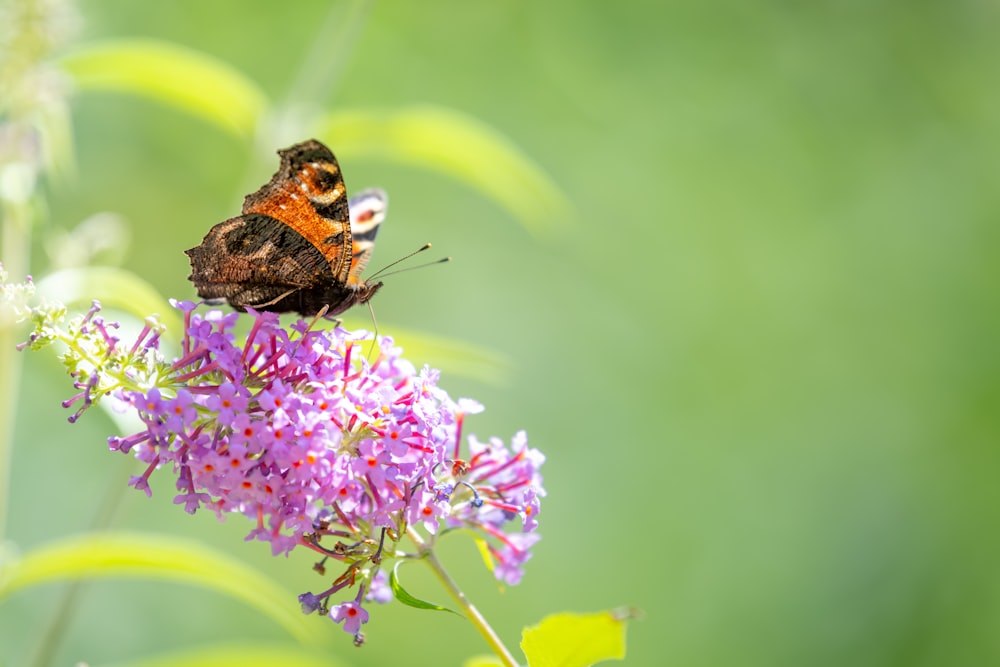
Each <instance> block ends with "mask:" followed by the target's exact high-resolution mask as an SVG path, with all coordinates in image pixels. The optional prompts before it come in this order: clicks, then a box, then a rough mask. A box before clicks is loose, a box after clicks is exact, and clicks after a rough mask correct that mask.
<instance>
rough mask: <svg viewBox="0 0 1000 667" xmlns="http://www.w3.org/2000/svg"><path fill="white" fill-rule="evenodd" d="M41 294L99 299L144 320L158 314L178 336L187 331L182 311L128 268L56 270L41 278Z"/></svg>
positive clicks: (86, 301) (68, 300) (65, 299)
mask: <svg viewBox="0 0 1000 667" xmlns="http://www.w3.org/2000/svg"><path fill="white" fill-rule="evenodd" d="M38 295H39V296H42V297H44V298H47V299H49V300H52V301H59V302H60V303H64V304H67V305H70V304H77V305H84V306H85V307H89V305H90V303H91V302H92V301H93V300H94V299H97V300H98V301H100V302H101V305H102V306H103V307H105V308H115V309H117V310H121V311H124V312H126V313H129V314H131V315H134V316H135V317H136V318H137V319H138V320H139V321H140V322H141V321H142V320H144V319H146V318H147V317H149V316H150V315H153V314H156V315H157V316H158V319H159V321H160V322H161V323H162V324H163V325H164V326H165V327H167V330H168V331H170V332H171V333H172V334H174V335H175V336H177V337H179V336H180V335H181V332H182V331H183V321H182V319H181V317H180V316H179V315H178V314H177V313H178V311H177V310H176V309H174V308H172V307H171V306H170V304H169V303H168V302H167V301H166V300H165V299H164V298H163V297H162V296H161V295H160V293H159V292H158V291H157V290H156V288H155V287H153V286H152V285H150V284H149V283H148V282H146V281H145V280H143V279H142V278H140V277H139V276H137V275H136V274H134V273H132V272H131V271H126V270H125V269H119V268H116V267H111V266H88V267H83V268H78V269H63V270H62V271H56V272H55V273H51V274H49V275H47V276H45V278H43V279H42V280H41V281H39V283H38Z"/></svg>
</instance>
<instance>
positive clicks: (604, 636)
mask: <svg viewBox="0 0 1000 667" xmlns="http://www.w3.org/2000/svg"><path fill="white" fill-rule="evenodd" d="M632 615H633V614H632V612H628V611H626V612H622V611H603V612H598V613H596V614H554V615H552V616H548V617H546V618H545V619H543V620H542V622H541V623H539V624H538V625H536V626H534V627H530V628H525V630H524V633H523V634H522V638H521V650H522V651H524V655H525V656H526V657H527V658H528V665H529V667H585V666H586V665H593V664H595V663H598V662H602V661H604V660H623V659H624V658H625V621H626V620H627V619H628V618H630V617H631V616H632Z"/></svg>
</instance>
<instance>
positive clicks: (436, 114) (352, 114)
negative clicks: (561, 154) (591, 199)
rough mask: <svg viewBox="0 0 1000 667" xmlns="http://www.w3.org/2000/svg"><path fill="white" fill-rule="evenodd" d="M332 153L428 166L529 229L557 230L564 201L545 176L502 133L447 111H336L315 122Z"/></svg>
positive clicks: (564, 217) (565, 212) (565, 214)
mask: <svg viewBox="0 0 1000 667" xmlns="http://www.w3.org/2000/svg"><path fill="white" fill-rule="evenodd" d="M317 131H318V133H319V135H320V136H322V137H327V138H329V139H330V142H331V144H332V145H335V146H336V147H337V154H338V155H348V156H366V155H368V156H374V157H378V158H383V159H387V160H392V161H395V162H399V163H402V164H409V165H415V166H418V167H424V168H429V169H436V170H437V171H440V172H442V173H445V174H447V175H449V176H451V177H453V178H456V179H458V180H460V181H463V182H464V183H467V184H468V185H471V186H472V187H474V188H476V189H477V190H479V191H480V192H482V193H483V194H485V195H487V196H489V197H492V198H493V199H494V200H496V201H497V202H499V203H500V204H501V205H503V206H504V207H505V208H507V210H509V211H510V212H511V213H513V214H514V216H515V217H516V218H517V219H518V220H519V221H520V222H521V223H522V224H523V225H524V226H525V228H527V229H528V231H530V232H532V233H536V234H545V233H551V232H554V231H557V230H560V229H562V228H563V226H564V224H565V223H566V222H567V221H568V220H569V216H570V206H569V203H568V201H567V199H566V197H565V196H564V195H563V194H562V192H561V191H560V190H559V188H558V187H557V186H556V185H555V184H554V183H553V182H552V179H550V178H549V176H548V175H547V174H546V173H545V172H544V171H543V170H542V168H541V167H539V166H538V165H537V164H535V162H534V161H532V159H531V158H529V157H528V156H527V155H526V154H525V153H524V152H522V151H521V150H520V149H518V148H517V146H515V145H514V144H513V143H512V142H511V141H510V140H509V139H508V138H507V137H505V136H503V135H502V134H500V133H499V132H497V131H496V130H495V129H493V128H491V127H490V126H488V125H486V124H485V123H483V122H481V121H478V120H476V119H475V118H472V117H471V116H468V115H465V114H463V113H460V112H458V111H455V110H453V109H446V108H443V107H437V106H414V107H410V108H406V109H402V110H400V111H384V112H379V111H342V112H336V113H331V114H329V115H327V116H326V117H325V118H323V119H322V121H321V122H320V123H319V125H318V128H317Z"/></svg>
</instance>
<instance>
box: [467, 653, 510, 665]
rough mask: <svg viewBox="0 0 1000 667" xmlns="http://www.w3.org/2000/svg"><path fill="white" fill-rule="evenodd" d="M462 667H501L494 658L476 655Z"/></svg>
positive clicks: (500, 663)
mask: <svg viewBox="0 0 1000 667" xmlns="http://www.w3.org/2000/svg"><path fill="white" fill-rule="evenodd" d="M462 667H503V663H502V662H500V661H499V660H498V659H497V658H496V656H492V655H476V656H473V657H471V658H469V659H468V660H466V661H465V662H463V663H462Z"/></svg>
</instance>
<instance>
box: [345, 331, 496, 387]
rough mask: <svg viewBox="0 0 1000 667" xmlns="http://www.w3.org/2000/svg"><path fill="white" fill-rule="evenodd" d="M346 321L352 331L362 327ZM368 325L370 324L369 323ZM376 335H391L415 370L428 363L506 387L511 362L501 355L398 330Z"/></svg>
mask: <svg viewBox="0 0 1000 667" xmlns="http://www.w3.org/2000/svg"><path fill="white" fill-rule="evenodd" d="M345 322H346V323H347V324H349V325H350V326H352V327H354V328H360V327H364V326H365V324H364V323H363V322H362V321H361V320H360V319H358V318H356V317H353V316H350V317H347V318H345ZM368 324H369V326H370V325H371V322H369V323H368ZM379 334H380V335H381V334H388V335H391V336H392V338H393V340H394V341H395V343H396V345H399V346H400V347H402V348H403V349H404V350H406V357H407V358H408V359H410V360H412V361H413V362H414V363H415V364H416V365H417V366H418V367H420V366H421V365H423V364H429V365H430V366H432V367H434V368H439V369H441V370H442V371H444V372H445V373H446V374H448V375H456V376H461V377H466V378H471V379H473V380H479V381H480V382H485V383H489V384H499V385H502V384H505V383H506V382H507V381H508V379H509V378H510V361H509V360H508V359H507V358H505V357H504V356H502V355H501V354H500V353H498V352H495V351H493V350H490V349H488V348H485V347H481V346H478V345H475V344H473V343H469V342H466V341H463V340H458V339H455V338H446V337H444V336H433V335H431V334H426V333H420V332H417V331H413V330H410V329H401V328H399V327H395V326H392V327H389V326H387V327H385V330H382V328H381V327H380V328H379Z"/></svg>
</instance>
